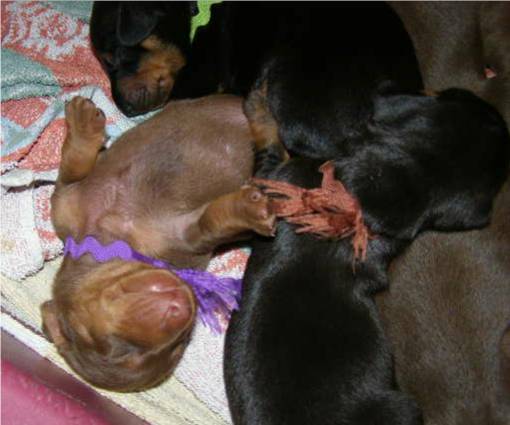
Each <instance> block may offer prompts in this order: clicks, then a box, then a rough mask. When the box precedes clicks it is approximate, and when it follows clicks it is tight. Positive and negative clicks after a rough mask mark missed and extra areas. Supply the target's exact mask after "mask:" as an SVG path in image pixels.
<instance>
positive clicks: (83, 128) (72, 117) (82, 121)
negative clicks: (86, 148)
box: [66, 96, 106, 145]
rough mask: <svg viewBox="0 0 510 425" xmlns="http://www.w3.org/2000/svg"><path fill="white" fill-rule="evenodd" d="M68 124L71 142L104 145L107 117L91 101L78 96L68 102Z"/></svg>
mask: <svg viewBox="0 0 510 425" xmlns="http://www.w3.org/2000/svg"><path fill="white" fill-rule="evenodd" d="M66 122H67V126H68V129H69V133H70V135H71V141H74V140H76V141H80V143H83V142H95V144H99V145H101V144H102V143H103V141H104V138H105V124H106V117H105V115H104V113H103V111H101V109H99V108H98V107H96V105H95V104H94V102H92V101H91V100H89V99H85V98H84V97H81V96H77V97H74V98H73V99H72V100H71V101H70V102H68V103H67V104H66Z"/></svg>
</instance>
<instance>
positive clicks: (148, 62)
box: [118, 35, 186, 108]
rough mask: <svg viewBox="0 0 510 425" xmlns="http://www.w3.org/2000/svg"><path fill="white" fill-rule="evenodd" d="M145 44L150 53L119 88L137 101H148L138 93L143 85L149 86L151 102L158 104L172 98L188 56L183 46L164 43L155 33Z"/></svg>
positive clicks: (133, 100) (135, 102)
mask: <svg viewBox="0 0 510 425" xmlns="http://www.w3.org/2000/svg"><path fill="white" fill-rule="evenodd" d="M141 46H142V47H143V48H144V49H146V50H147V53H146V54H144V55H143V56H142V58H141V60H140V63H139V65H138V70H137V72H136V74H135V75H133V76H128V77H124V78H122V79H120V80H119V81H118V88H119V90H120V92H121V93H122V94H123V96H124V97H125V98H126V99H128V100H129V101H130V102H131V103H132V104H134V105H136V104H137V103H140V102H144V101H145V100H144V99H141V98H139V97H137V96H138V94H137V93H139V91H140V89H145V90H147V93H148V98H149V101H148V102H149V103H150V104H151V106H152V108H157V107H159V106H161V105H162V104H163V103H164V102H166V100H167V99H168V96H169V95H170V92H171V91H172V88H173V86H174V82H175V78H176V76H177V74H178V73H179V71H180V70H181V69H182V67H183V66H184V65H185V64H186V59H185V58H184V56H183V54H182V52H181V51H180V49H179V48H177V47H176V46H173V45H170V44H164V43H162V42H161V40H160V39H159V38H158V37H157V36H155V35H151V36H149V37H148V38H146V39H145V40H144V41H143V42H142V43H141Z"/></svg>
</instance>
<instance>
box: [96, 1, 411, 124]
mask: <svg viewBox="0 0 510 425" xmlns="http://www.w3.org/2000/svg"><path fill="white" fill-rule="evenodd" d="M210 10H211V18H210V21H209V23H208V25H206V26H202V27H199V28H198V29H197V30H196V33H195V36H194V38H193V40H191V22H192V20H193V18H194V17H196V15H197V13H199V10H198V7H197V4H196V2H95V3H94V8H93V12H92V17H91V22H90V33H91V40H92V45H93V47H94V50H95V52H96V55H97V56H98V58H99V59H100V61H101V63H102V64H103V66H104V68H105V70H106V71H107V73H108V75H109V78H110V81H111V86H112V93H113V97H114V100H115V102H116V103H117V105H118V106H119V108H120V109H121V110H122V111H123V112H124V113H125V114H127V115H137V114H140V113H143V112H147V111H149V110H151V109H154V108H157V107H159V106H161V105H162V104H164V103H166V102H167V101H168V100H169V99H170V98H190V97H199V96H204V95H207V94H211V93H214V92H217V91H223V92H227V93H233V94H239V95H246V94H247V93H248V92H249V91H250V89H251V87H252V85H253V83H254V82H255V80H256V78H257V76H259V75H260V73H261V69H262V67H263V65H264V64H265V63H267V62H268V61H271V60H272V59H274V58H286V57H289V56H288V55H289V54H290V53H291V52H294V51H299V52H300V53H301V55H302V56H301V57H302V58H303V59H302V62H303V63H302V64H299V65H300V66H301V65H304V66H306V67H311V68H314V69H315V70H316V71H317V72H316V73H315V74H314V77H313V78H314V79H315V78H318V81H315V80H310V81H309V83H310V84H311V85H316V84H317V82H322V83H323V84H324V85H325V86H324V87H326V88H327V89H326V90H328V89H329V87H331V85H332V84H333V85H334V84H343V83H344V81H342V80H340V78H339V77H338V76H337V75H335V74H334V73H326V74H325V73H321V71H322V68H323V64H324V63H328V64H330V63H335V64H337V68H341V67H350V63H351V61H352V59H353V56H358V57H359V56H364V57H366V58H367V59H368V60H367V62H366V66H365V67H364V68H359V69H356V70H355V71H356V74H357V75H359V76H360V77H362V76H363V75H365V74H366V73H374V72H376V73H377V74H378V75H381V74H382V73H383V71H384V73H387V74H391V76H394V75H395V74H399V75H398V77H399V78H398V80H399V81H409V82H412V83H413V84H419V74H418V72H417V69H418V67H417V61H416V58H415V56H414V52H413V48H412V43H411V41H410V39H409V37H408V36H407V34H406V32H405V30H404V28H403V25H402V24H401V22H400V19H399V18H398V17H397V15H396V14H395V13H394V12H393V11H392V10H391V9H390V8H389V6H387V5H385V4H384V3H382V2H363V3H356V2H354V3H350V2H337V3H333V2H327V3H322V2H301V3H291V2H223V3H220V4H214V5H212V6H211V9H210ZM329 69H331V68H329ZM296 72H298V73H299V68H298V69H296ZM309 93H313V94H314V98H313V99H314V101H316V100H317V99H316V96H318V95H317V91H315V90H314V89H312V88H311V87H310V88H309ZM351 95H355V94H352V93H351ZM324 100H325V99H323V100H322V101H324ZM309 101H310V98H307V102H306V105H308V102H309Z"/></svg>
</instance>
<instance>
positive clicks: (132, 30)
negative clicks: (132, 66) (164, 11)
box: [117, 2, 161, 47]
mask: <svg viewBox="0 0 510 425" xmlns="http://www.w3.org/2000/svg"><path fill="white" fill-rule="evenodd" d="M118 14H119V19H118V20H117V37H118V39H119V41H120V42H121V44H122V45H124V46H128V47H129V46H135V45H136V44H138V43H140V42H141V41H142V40H144V39H145V38H147V37H148V36H149V35H150V34H151V32H152V30H153V29H154V27H155V26H156V25H157V23H158V20H159V17H160V15H161V11H160V10H159V9H158V8H157V7H155V6H154V7H153V6H152V5H151V6H145V5H143V4H139V3H138V2H133V3H123V4H121V5H119V10H118Z"/></svg>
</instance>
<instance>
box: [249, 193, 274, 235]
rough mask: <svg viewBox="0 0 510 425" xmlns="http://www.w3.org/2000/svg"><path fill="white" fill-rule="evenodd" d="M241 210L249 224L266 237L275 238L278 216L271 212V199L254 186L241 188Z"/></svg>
mask: <svg viewBox="0 0 510 425" xmlns="http://www.w3.org/2000/svg"><path fill="white" fill-rule="evenodd" d="M240 202H241V208H242V212H243V217H244V218H245V220H246V222H247V224H248V225H249V227H250V228H252V229H253V230H254V231H255V232H257V233H259V234H261V235H264V236H274V233H275V228H276V216H275V214H274V213H273V211H272V210H271V203H270V200H269V198H268V197H267V196H266V195H264V193H263V192H262V191H261V190H260V189H258V188H257V187H254V186H243V187H242V188H241V199H240Z"/></svg>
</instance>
